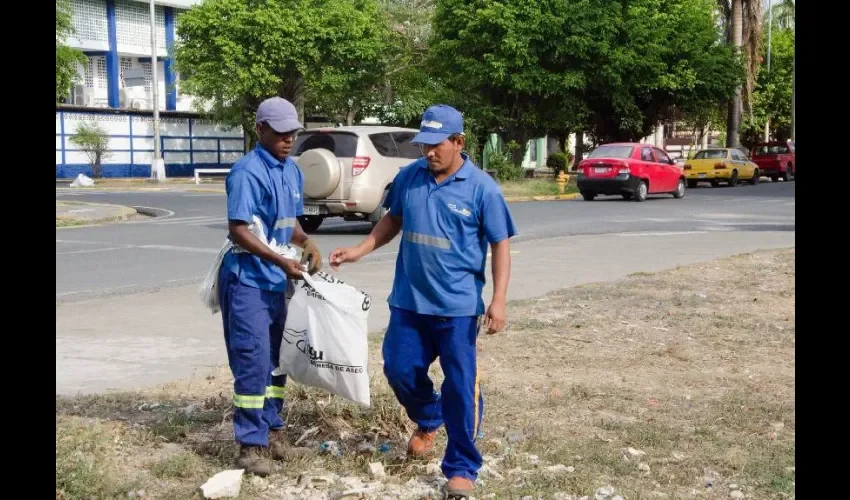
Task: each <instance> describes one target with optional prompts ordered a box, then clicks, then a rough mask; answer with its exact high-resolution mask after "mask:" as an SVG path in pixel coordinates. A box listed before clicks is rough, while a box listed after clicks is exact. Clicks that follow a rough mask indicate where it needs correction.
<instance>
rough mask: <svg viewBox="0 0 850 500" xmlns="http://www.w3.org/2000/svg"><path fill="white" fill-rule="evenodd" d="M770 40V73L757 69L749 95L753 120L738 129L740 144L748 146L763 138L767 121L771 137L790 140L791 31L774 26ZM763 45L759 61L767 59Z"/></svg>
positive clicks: (792, 34)
mask: <svg viewBox="0 0 850 500" xmlns="http://www.w3.org/2000/svg"><path fill="white" fill-rule="evenodd" d="M771 38H772V40H771V64H770V71H768V69H767V66H766V65H764V64H763V65H762V66H761V68H759V72H758V76H757V78H756V87H755V90H754V91H753V119H749V120H745V121H744V123H743V124H742V126H741V143H743V144H745V145H748V146H749V145H752V144H753V143H755V142H759V141H761V140H762V139H763V138H764V137H763V135H764V127H765V124H766V122H767V120H768V119H769V120H770V129H771V131H772V135H773V136H774V137H775V138H776V139H778V140H785V139H790V138H791V92H792V88H793V71H794V30H793V29H790V28H779V27H778V26H774V28H773V33H772V37H771ZM766 52H767V43H763V44H762V57H765V58H766V57H767V55H766Z"/></svg>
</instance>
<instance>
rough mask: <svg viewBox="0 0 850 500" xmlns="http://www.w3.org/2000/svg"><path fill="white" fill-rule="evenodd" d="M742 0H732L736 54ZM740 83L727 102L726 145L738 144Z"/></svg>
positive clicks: (740, 42)
mask: <svg viewBox="0 0 850 500" xmlns="http://www.w3.org/2000/svg"><path fill="white" fill-rule="evenodd" d="M743 2H744V0H732V22H731V27H730V29H731V32H732V45H733V46H734V47H735V51H736V53H737V54H738V55H740V54H741V46H742V45H743V44H744V6H743ZM741 105H742V103H741V85H738V86H737V87H736V88H735V95H734V97H733V98H732V101H731V102H730V103H729V115H728V117H727V120H726V147H728V148H736V147H738V146H740V139H739V137H738V130H739V129H740V128H741Z"/></svg>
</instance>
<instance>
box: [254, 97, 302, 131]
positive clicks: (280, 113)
mask: <svg viewBox="0 0 850 500" xmlns="http://www.w3.org/2000/svg"><path fill="white" fill-rule="evenodd" d="M257 123H268V124H269V126H270V127H271V128H273V129H274V130H275V132H278V133H281V134H282V133H284V132H292V131H295V130H300V129H303V128H304V126H303V125H301V122H299V121H298V111H296V110H295V106H293V105H292V103H291V102H289V101H287V100H286V99H284V98H282V97H270V98H268V99H266V100H265V101H263V102H261V103H260V105H259V106H257Z"/></svg>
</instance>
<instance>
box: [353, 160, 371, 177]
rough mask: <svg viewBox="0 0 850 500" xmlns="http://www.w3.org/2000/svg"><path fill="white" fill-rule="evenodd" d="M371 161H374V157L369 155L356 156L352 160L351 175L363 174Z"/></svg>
mask: <svg viewBox="0 0 850 500" xmlns="http://www.w3.org/2000/svg"><path fill="white" fill-rule="evenodd" d="M370 161H372V158H370V157H368V156H355V157H354V160H352V162H351V175H354V176H357V175H360V174H362V173H363V171H364V170H366V167H368V166H369V162H370Z"/></svg>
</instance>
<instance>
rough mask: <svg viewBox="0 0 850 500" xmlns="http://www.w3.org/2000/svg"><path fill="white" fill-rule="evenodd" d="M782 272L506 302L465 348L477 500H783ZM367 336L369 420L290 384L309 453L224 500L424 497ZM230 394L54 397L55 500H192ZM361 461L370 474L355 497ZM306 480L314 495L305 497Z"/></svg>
mask: <svg viewBox="0 0 850 500" xmlns="http://www.w3.org/2000/svg"><path fill="white" fill-rule="evenodd" d="M794 275H795V266H794V250H781V251H770V252H758V253H755V254H749V255H741V256H736V257H732V258H728V259H722V260H718V261H714V262H709V263H706V264H701V265H694V266H688V267H682V268H677V269H673V270H670V271H666V272H661V273H655V274H644V273H641V274H636V275H633V276H630V277H628V278H627V279H624V280H621V281H619V282H615V283H607V284H594V285H587V286H581V287H576V288H571V289H567V290H563V291H560V292H556V293H553V294H550V295H547V296H545V297H541V298H539V299H534V300H528V301H523V302H518V303H512V304H511V305H510V311H509V319H510V327H509V330H508V331H507V332H504V333H502V334H499V335H497V336H495V337H486V338H483V339H481V341H480V343H479V351H480V355H479V366H480V369H481V371H482V391H483V393H484V397H485V407H484V411H485V419H484V426H483V429H482V431H483V436H482V437H481V439H480V440H479V446H480V448H481V450H482V453H483V454H485V462H486V463H485V468H484V469H483V470H482V472H481V482H482V484H481V486H480V492H479V493H478V495H477V496H478V497H479V498H480V497H481V496H483V495H487V494H494V495H495V498H521V497H523V496H524V495H534V496H535V498H537V497H541V498H562V499H563V498H569V496H570V495H571V496H574V497H575V498H579V497H581V496H585V495H589V496H590V497H591V498H593V496H594V493H595V492H596V491H597V490H598V489H599V488H603V487H606V486H611V487H612V489H613V490H614V493H613V494H612V495H611V496H613V495H616V494H619V495H622V496H623V497H624V498H626V499H629V500H631V499H640V498H662V497H666V498H691V497H699V498H729V497H731V496H732V495H733V492H735V491H739V492H741V493H742V494H744V495H745V498H794V497H795V494H796V488H795V482H794V481H795V478H794V466H795V459H794V453H795V406H794V405H795V400H794V365H795V357H794V347H795V312H794V306H795V288H794ZM379 340H380V339H379V338H376V337H372V338H370V341H371V359H370V369H371V374H372V391H373V392H372V394H373V405H372V407H371V408H361V407H358V406H355V405H352V404H349V403H346V402H344V401H342V400H340V399H339V398H336V397H331V396H328V395H327V394H326V393H324V392H322V391H317V390H313V389H308V388H304V387H300V386H297V385H295V384H290V386H289V387H288V389H287V391H288V396H287V409H286V418H287V422H288V428H287V434H288V435H289V437H290V439H291V440H292V441H293V442H295V441H299V444H300V445H302V446H307V447H310V448H311V449H313V450H314V451H315V454H314V455H312V456H308V457H304V458H300V459H296V460H292V461H289V462H287V463H286V464H283V465H281V466H280V467H279V470H278V471H277V472H276V473H275V474H273V475H272V476H270V478H269V479H268V480H267V481H251V480H246V481H244V482H243V492H242V495H241V497H243V498H302V497H304V496H303V495H305V494H307V493H309V494H310V495H313V494H315V495H325V494H326V495H327V497H331V494H336V493H341V492H343V491H345V490H350V489H353V488H354V487H355V486H356V485H360V486H361V487H366V488H367V489H368V488H369V487H372V488H373V489H372V490H370V491H371V493H366V494H365V497H367V498H381V497H382V496H383V495H389V496H390V497H392V498H422V497H423V495H428V494H429V492H431V493H433V492H435V491H436V490H437V488H436V487H435V485H437V484H439V479H438V478H439V475H440V474H439V470H438V469H437V465H438V464H437V463H434V462H428V461H413V460H407V459H405V458H404V450H405V446H406V439H407V437H408V433H409V432H410V431H411V430H412V425H411V424H410V422H408V420H407V418H406V416H405V414H404V412H403V410H401V408H400V407H399V406H398V405H397V403H396V402H395V399H394V397H393V396H392V394H391V392H390V390H389V388H388V386H387V384H386V381H385V380H384V378H383V375H382V373H381V364H380V342H379ZM432 372H433V373H434V376H435V384H436V385H437V387H439V383H440V379H441V377H440V374H439V368H438V366H437V365H436V364H435V366H434V368H433V370H432ZM231 384H232V380H231V378H230V374H229V372H228V370H227V368H226V367H222V368H220V369H219V371H218V373H216V374H214V375H211V376H209V377H206V378H200V379H198V378H196V379H190V380H183V381H179V382H176V383H173V384H169V385H166V386H162V387H159V388H156V389H152V390H146V391H140V392H137V393H132V394H110V395H98V396H90V397H81V398H74V399H64V398H57V410H56V411H57V498H82V497H88V498H114V497H116V495H118V496H124V497H126V495H127V493H128V492H135V493H138V492H139V490H144V491H143V493H144V495H143V496H144V497H145V498H193V497H194V496H193V495H195V496H196V495H197V489H198V487H199V486H200V484H202V483H203V482H204V481H205V480H206V479H207V478H208V477H209V476H210V475H212V474H213V473H215V472H217V471H219V470H222V469H225V468H230V467H231V466H232V463H233V460H234V458H235V456H236V445H235V443H234V442H233V438H232V423H231V422H230V412H231V407H230V397H231V391H232V385H231ZM439 436H440V437H439V444H438V446H439V449H440V450H442V449H443V445H444V443H445V434H444V433H442V432H441V433H440V435H439ZM322 445H324V446H322ZM377 461H380V462H382V463H383V464H384V467H385V469H386V471H387V474H388V477H387V478H386V479H384V480H382V481H381V482H380V483H374V482H373V483H371V484H370V483H369V481H370V479H369V477H368V464H369V463H370V462H377ZM311 476H312V477H319V478H322V477H323V476H327V477H329V478H330V480H329V484H325V483H324V482H323V481H324V480H321V481H318V480H317V481H318V482H315V483H313V484H314V488H313V489H305V486H306V485H307V484H308V483H310V482H311V479H310V477H311ZM327 477H326V478H325V479H327ZM355 489H356V488H355ZM305 492H306V493H305ZM323 492H324V493H323ZM60 493H61V495H60ZM62 495H64V496H62ZM287 495H289V496H287ZM735 495H738V494H735ZM137 496H138V495H137ZM316 498H320V497H319V496H317V497H316Z"/></svg>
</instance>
